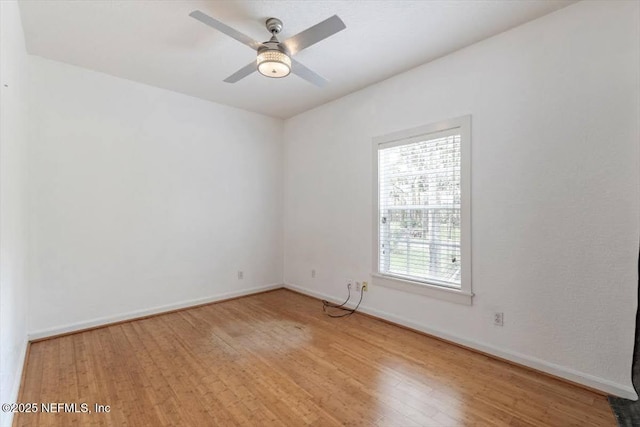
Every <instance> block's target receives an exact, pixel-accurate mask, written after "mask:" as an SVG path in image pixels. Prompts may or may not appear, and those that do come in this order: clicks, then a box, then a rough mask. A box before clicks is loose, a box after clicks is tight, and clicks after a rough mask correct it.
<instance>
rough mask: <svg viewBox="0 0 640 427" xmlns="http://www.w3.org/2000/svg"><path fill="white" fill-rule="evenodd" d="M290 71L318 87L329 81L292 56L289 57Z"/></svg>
mask: <svg viewBox="0 0 640 427" xmlns="http://www.w3.org/2000/svg"><path fill="white" fill-rule="evenodd" d="M291 72H292V73H293V74H295V75H296V76H298V77H301V78H303V79H305V80H306V81H308V82H309V83H312V84H314V85H316V86H318V87H324V86H325V85H326V84H327V83H329V80H327V79H325V78H324V77H322V76H321V75H319V74H317V73H315V72H314V71H311V70H310V69H308V68H307V67H305V66H304V65H302V64H301V63H299V62H298V61H296V60H295V59H293V58H291Z"/></svg>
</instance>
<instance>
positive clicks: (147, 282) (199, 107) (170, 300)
mask: <svg viewBox="0 0 640 427" xmlns="http://www.w3.org/2000/svg"><path fill="white" fill-rule="evenodd" d="M31 66H32V84H31V92H30V95H31V98H32V100H33V108H32V111H31V120H32V122H33V125H32V126H31V129H32V132H31V134H30V153H29V154H30V162H31V165H32V167H31V177H30V188H31V190H32V193H31V194H33V197H32V198H31V200H30V212H31V218H30V225H31V232H30V236H31V237H30V244H31V245H32V246H31V247H32V252H31V258H30V259H31V261H32V268H31V269H30V274H31V276H30V281H31V284H32V285H31V292H30V304H31V309H30V312H31V315H30V323H29V330H30V333H31V336H32V337H37V336H42V335H47V334H48V333H53V332H60V331H64V330H70V329H75V328H78V327H82V326H90V325H92V324H96V323H101V322H104V321H107V320H115V319H120V318H124V317H129V316H131V315H134V314H143V313H147V312H149V311H153V310H154V309H167V308H170V307H175V306H179V305H181V304H192V303H194V302H199V301H200V302H201V301H204V300H208V299H209V298H214V299H215V298H219V297H222V296H232V295H237V294H239V293H243V292H247V291H248V290H251V289H255V288H262V287H265V286H267V285H273V284H281V283H282V265H283V263H282V252H283V250H282V197H281V192H282V185H281V183H282V145H281V136H282V121H281V120H278V119H273V118H268V117H265V116H261V115H258V114H254V113H248V112H245V111H242V110H238V109H234V108H230V107H225V106H221V105H218V104H214V103H211V102H208V101H203V100H200V99H196V98H192V97H188V96H185V95H181V94H177V93H173V92H169V91H166V90H163V89H157V88H154V87H150V86H146V85H142V84H138V83H134V82H130V81H126V80H122V79H118V78H115V77H111V76H108V75H105V74H101V73H97V72H93V71H89V70H86V69H82V68H78V67H74V66H70V65H66V64H62V63H58V62H54V61H49V60H45V59H42V58H38V57H32V58H31ZM238 270H243V271H244V279H243V280H238V278H237V271H238Z"/></svg>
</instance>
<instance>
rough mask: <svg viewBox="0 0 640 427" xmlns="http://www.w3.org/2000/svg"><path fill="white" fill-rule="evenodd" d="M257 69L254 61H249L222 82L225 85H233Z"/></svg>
mask: <svg viewBox="0 0 640 427" xmlns="http://www.w3.org/2000/svg"><path fill="white" fill-rule="evenodd" d="M257 69H258V66H257V65H256V61H251V62H250V63H248V64H247V65H245V66H244V67H242V68H240V69H239V70H238V71H236V72H235V73H233V74H231V75H230V76H229V77H227V78H226V79H224V81H225V82H227V83H235V82H237V81H238V80H242V79H244V78H245V77H247V76H248V75H249V74H251V73H253V72H254V71H256V70H257Z"/></svg>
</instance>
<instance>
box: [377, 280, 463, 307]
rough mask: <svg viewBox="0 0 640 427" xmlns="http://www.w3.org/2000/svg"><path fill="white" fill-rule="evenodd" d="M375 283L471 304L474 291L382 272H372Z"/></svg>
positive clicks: (457, 302)
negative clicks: (431, 283)
mask: <svg viewBox="0 0 640 427" xmlns="http://www.w3.org/2000/svg"><path fill="white" fill-rule="evenodd" d="M371 277H372V282H373V284H374V285H379V286H384V287H386V288H392V289H397V290H400V291H404V292H408V293H412V294H418V295H424V296H427V297H432V298H437V299H441V300H444V301H449V302H453V303H456V304H463V305H471V303H472V299H473V293H471V292H466V291H463V290H458V289H450V288H445V287H443V286H437V285H430V284H428V283H421V282H413V281H411V280H406V279H401V278H399V277H394V276H387V275H384V274H380V273H371Z"/></svg>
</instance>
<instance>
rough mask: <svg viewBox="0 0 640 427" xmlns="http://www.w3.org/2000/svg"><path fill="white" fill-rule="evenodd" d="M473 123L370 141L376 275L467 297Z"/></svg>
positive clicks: (416, 287)
mask: <svg viewBox="0 0 640 427" xmlns="http://www.w3.org/2000/svg"><path fill="white" fill-rule="evenodd" d="M470 122H471V117H470V116H466V117H462V118H458V119H453V120H448V121H446V122H441V123H436V124H432V125H428V126H423V127H420V128H415V129H410V130H407V131H402V132H397V133H394V134H391V135H385V136H382V137H378V138H375V139H374V152H375V156H374V169H375V170H376V181H375V182H376V186H375V187H376V188H375V199H376V201H377V203H376V204H375V205H376V206H375V213H374V220H375V224H376V226H375V237H376V238H375V239H374V240H375V244H376V248H375V253H374V259H375V266H374V279H375V280H374V281H376V282H378V283H379V284H381V285H387V286H392V287H400V288H401V289H404V290H408V291H411V292H417V293H423V294H427V295H433V296H437V297H442V298H444V299H448V300H451V301H454V302H462V303H468V304H470V303H471V296H472V293H471V283H470V282H471V280H470V273H471V259H470V255H471V243H470V239H469V237H470V234H471V233H470V232H469V225H470V206H469V190H470V182H469V178H470V175H471V174H470V161H469V160H470V159H469V157H470V156H469V154H470Z"/></svg>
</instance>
